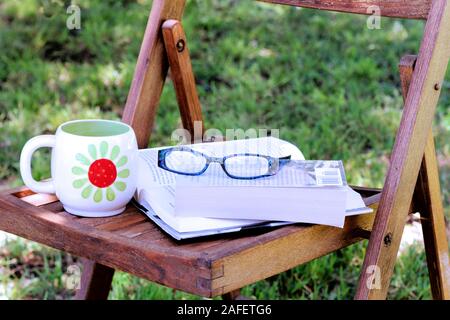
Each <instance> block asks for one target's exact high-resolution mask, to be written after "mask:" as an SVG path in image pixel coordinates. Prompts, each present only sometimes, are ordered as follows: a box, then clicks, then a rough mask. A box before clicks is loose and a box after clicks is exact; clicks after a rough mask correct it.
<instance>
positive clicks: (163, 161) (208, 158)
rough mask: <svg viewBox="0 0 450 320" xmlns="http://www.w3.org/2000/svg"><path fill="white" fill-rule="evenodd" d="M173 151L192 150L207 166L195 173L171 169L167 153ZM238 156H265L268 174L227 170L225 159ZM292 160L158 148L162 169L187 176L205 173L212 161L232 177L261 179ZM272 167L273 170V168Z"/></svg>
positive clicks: (251, 154) (184, 148)
mask: <svg viewBox="0 0 450 320" xmlns="http://www.w3.org/2000/svg"><path fill="white" fill-rule="evenodd" d="M173 151H187V152H190V153H192V154H195V155H198V156H202V157H203V158H204V159H205V160H206V163H205V167H204V168H203V169H202V170H201V171H199V172H195V173H188V172H181V171H176V170H173V169H170V168H169V167H167V165H166V156H167V154H169V153H170V152H173ZM238 156H247V157H248V156H253V157H260V158H264V159H266V160H267V161H268V165H269V171H268V173H266V174H263V175H259V176H253V177H240V176H235V175H233V174H231V173H229V172H228V171H227V169H226V168H225V161H226V160H227V159H229V158H233V157H238ZM290 160H291V156H290V155H289V156H286V157H281V158H276V157H272V156H267V155H262V154H257V153H235V154H230V155H227V156H225V157H222V158H221V157H211V156H208V155H206V154H204V153H202V152H200V151H197V150H193V149H191V148H189V147H184V146H180V147H171V148H166V149H161V150H158V167H160V168H161V169H164V170H167V171H169V172H172V173H176V174H182V175H186V176H199V175H202V174H203V173H205V171H206V170H207V169H208V167H209V165H210V164H211V163H218V164H220V166H221V167H222V170H223V171H224V172H225V174H226V175H227V176H229V177H230V178H232V179H240V180H254V179H259V178H265V177H270V176H273V175H275V174H277V173H278V171H279V170H280V169H281V167H282V166H283V165H284V164H286V163H287V162H289V161H290ZM275 163H276V164H277V165H276V166H274V167H272V164H275ZM271 169H272V170H271Z"/></svg>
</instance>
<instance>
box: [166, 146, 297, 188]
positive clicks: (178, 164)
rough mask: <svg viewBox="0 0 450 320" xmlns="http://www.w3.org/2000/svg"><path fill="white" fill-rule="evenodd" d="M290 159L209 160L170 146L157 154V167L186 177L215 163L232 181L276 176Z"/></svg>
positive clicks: (249, 155) (257, 156)
mask: <svg viewBox="0 0 450 320" xmlns="http://www.w3.org/2000/svg"><path fill="white" fill-rule="evenodd" d="M290 159H291V156H287V157H283V158H274V157H271V156H265V155H260V154H252V153H242V154H232V155H228V156H226V157H223V158H216V157H210V156H208V155H206V154H203V153H201V152H199V151H196V150H192V149H191V148H188V147H173V148H168V149H162V150H159V151H158V167H160V168H162V169H164V170H167V171H170V172H173V173H178V174H183V175H187V176H198V175H201V174H202V173H204V172H205V171H206V169H208V166H209V165H210V164H211V163H214V162H215V163H219V164H220V165H221V167H222V169H223V171H224V172H225V173H226V174H227V176H229V177H230V178H233V179H246V180H250V179H258V178H263V177H268V176H272V175H274V174H276V173H277V172H278V171H279V170H280V168H281V167H282V166H283V165H284V164H285V163H287V162H288V161H290Z"/></svg>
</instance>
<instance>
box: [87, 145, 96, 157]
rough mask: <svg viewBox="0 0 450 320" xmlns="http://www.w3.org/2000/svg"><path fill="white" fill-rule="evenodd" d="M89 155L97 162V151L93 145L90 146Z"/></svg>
mask: <svg viewBox="0 0 450 320" xmlns="http://www.w3.org/2000/svg"><path fill="white" fill-rule="evenodd" d="M88 151H89V154H90V155H91V157H92V159H94V160H97V149H96V148H95V146H94V145H93V144H90V145H89V146H88Z"/></svg>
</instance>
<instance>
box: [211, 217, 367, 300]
mask: <svg viewBox="0 0 450 320" xmlns="http://www.w3.org/2000/svg"><path fill="white" fill-rule="evenodd" d="M373 217H374V216H373V214H367V215H360V216H354V217H348V218H347V219H346V225H345V228H344V229H340V228H333V227H328V226H321V225H314V226H308V227H301V226H300V227H296V226H293V227H285V228H282V229H278V230H275V231H273V232H269V233H267V234H264V235H261V236H258V237H252V238H250V239H247V241H246V242H245V241H244V239H236V240H234V241H232V242H230V243H228V244H227V246H223V247H222V248H220V246H219V248H215V250H214V252H211V253H209V252H208V257H209V258H210V259H211V265H212V274H213V275H214V276H213V279H212V284H211V286H212V290H213V293H214V295H222V294H225V293H228V292H231V291H233V290H236V289H239V288H242V287H243V286H245V285H248V284H250V283H253V282H255V281H258V280H260V279H265V278H267V277H270V276H272V275H275V274H278V273H280V272H283V271H286V270H288V269H291V268H293V267H295V266H297V265H300V264H303V263H306V262H309V261H311V260H313V259H316V258H318V257H321V256H323V255H326V254H329V253H331V252H334V251H336V250H338V249H340V248H343V247H346V246H348V245H350V244H353V243H355V242H358V241H361V240H363V238H360V237H353V236H350V235H351V234H352V232H351V230H355V229H356V228H361V229H370V228H371V224H372V222H373ZM254 241H257V243H258V245H255V243H254ZM208 251H209V250H208Z"/></svg>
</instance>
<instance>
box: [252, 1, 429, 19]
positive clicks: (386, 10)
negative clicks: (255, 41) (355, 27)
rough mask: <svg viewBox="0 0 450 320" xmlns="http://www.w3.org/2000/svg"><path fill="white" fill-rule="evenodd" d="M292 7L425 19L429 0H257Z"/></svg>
mask: <svg viewBox="0 0 450 320" xmlns="http://www.w3.org/2000/svg"><path fill="white" fill-rule="evenodd" d="M258 1H261V2H268V3H276V4H285V5H290V6H294V7H304V8H313V9H321V10H330V11H339V12H348V13H357V14H367V15H372V14H374V13H379V14H380V15H381V16H383V17H396V18H407V19H427V17H428V13H429V11H430V7H431V0H365V1H364V0H358V1H351V0H258Z"/></svg>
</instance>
